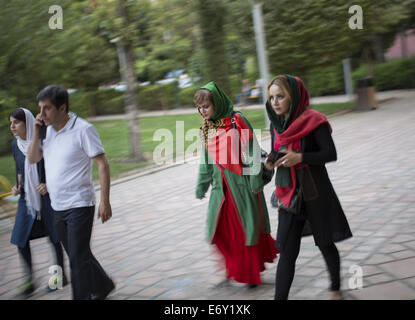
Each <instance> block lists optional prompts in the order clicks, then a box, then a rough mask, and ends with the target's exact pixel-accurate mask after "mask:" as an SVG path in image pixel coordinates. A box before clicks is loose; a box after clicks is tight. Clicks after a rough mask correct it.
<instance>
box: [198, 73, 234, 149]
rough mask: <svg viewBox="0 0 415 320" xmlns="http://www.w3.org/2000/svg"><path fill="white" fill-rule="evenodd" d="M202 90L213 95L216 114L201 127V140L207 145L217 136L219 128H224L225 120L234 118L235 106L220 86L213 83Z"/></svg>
mask: <svg viewBox="0 0 415 320" xmlns="http://www.w3.org/2000/svg"><path fill="white" fill-rule="evenodd" d="M200 89H205V90H208V91H210V92H211V93H212V96H213V104H214V107H215V112H214V113H213V115H212V117H211V118H210V119H205V120H204V121H203V124H202V126H201V127H200V138H201V140H202V142H203V143H204V144H205V145H207V144H208V142H209V140H210V138H211V137H213V136H215V135H216V132H217V128H219V127H222V126H224V123H223V121H222V119H223V118H228V117H231V116H233V114H234V113H235V111H233V104H232V101H231V99H229V97H228V96H227V95H226V94H225V92H223V91H222V89H221V88H219V86H218V85H217V84H216V83H215V82H213V81H211V82H209V83H207V84H206V85H204V86H203V87H201V88H200Z"/></svg>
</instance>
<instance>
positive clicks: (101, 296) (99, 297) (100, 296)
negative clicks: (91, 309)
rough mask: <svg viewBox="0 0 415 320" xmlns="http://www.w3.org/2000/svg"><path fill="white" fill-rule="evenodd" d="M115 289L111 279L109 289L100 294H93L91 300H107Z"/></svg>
mask: <svg viewBox="0 0 415 320" xmlns="http://www.w3.org/2000/svg"><path fill="white" fill-rule="evenodd" d="M114 289H115V284H114V282H113V281H112V280H111V279H110V283H109V284H108V286H107V288H105V290H104V291H103V292H101V293H99V294H91V298H90V299H91V300H105V298H106V297H107V296H108V295H109V294H110V292H111V291H112V290H114Z"/></svg>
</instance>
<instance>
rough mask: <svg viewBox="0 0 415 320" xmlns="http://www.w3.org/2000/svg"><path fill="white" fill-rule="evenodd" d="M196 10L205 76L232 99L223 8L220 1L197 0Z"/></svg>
mask: <svg viewBox="0 0 415 320" xmlns="http://www.w3.org/2000/svg"><path fill="white" fill-rule="evenodd" d="M197 10H198V14H199V23H200V29H201V33H202V45H203V48H204V50H205V53H206V65H207V75H208V77H209V79H208V80H209V81H215V82H216V83H217V84H218V85H219V86H220V87H221V88H222V89H223V91H225V93H226V94H227V95H228V96H229V97H232V93H231V86H230V83H229V66H228V59H227V54H226V35H225V19H224V15H225V6H224V5H223V3H222V1H221V0H211V1H205V0H198V2H197Z"/></svg>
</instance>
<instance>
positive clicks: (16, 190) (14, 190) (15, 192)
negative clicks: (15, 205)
mask: <svg viewBox="0 0 415 320" xmlns="http://www.w3.org/2000/svg"><path fill="white" fill-rule="evenodd" d="M18 194H20V185H19V186H13V188H12V195H13V196H17V195H18Z"/></svg>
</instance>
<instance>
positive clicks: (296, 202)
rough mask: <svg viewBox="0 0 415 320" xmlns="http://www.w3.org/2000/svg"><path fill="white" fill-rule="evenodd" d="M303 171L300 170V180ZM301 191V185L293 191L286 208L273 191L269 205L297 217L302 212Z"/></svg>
mask: <svg viewBox="0 0 415 320" xmlns="http://www.w3.org/2000/svg"><path fill="white" fill-rule="evenodd" d="M303 172H304V170H301V180H303V179H302V175H303ZM303 200H304V199H303V189H302V185H300V187H299V188H296V189H295V193H294V195H293V197H292V198H291V202H290V205H289V206H288V207H286V206H285V205H284V204H283V203H282V202H281V201H280V200H279V199H278V198H277V196H276V195H275V190H274V192H273V193H272V195H271V205H272V206H273V207H274V208H278V210H280V209H282V210H284V211H286V212H289V213H291V214H294V215H299V214H300V213H301V212H302V209H303Z"/></svg>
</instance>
